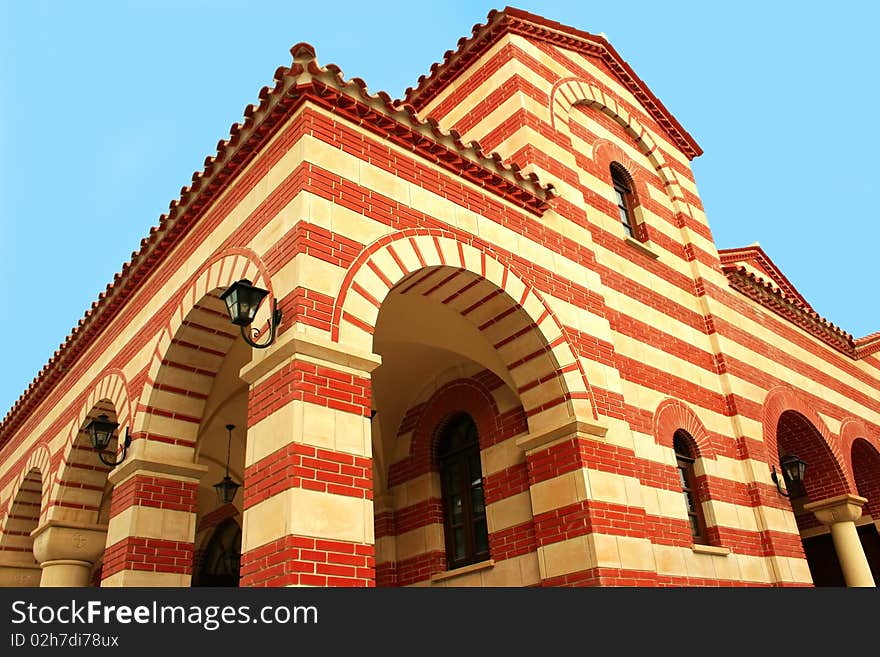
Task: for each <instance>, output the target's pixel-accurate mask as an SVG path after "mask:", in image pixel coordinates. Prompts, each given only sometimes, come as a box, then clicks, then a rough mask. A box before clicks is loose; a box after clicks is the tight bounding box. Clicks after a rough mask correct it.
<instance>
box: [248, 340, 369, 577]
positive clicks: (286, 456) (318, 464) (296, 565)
mask: <svg viewBox="0 0 880 657" xmlns="http://www.w3.org/2000/svg"><path fill="white" fill-rule="evenodd" d="M379 363H380V359H379V357H378V356H375V355H374V354H371V353H369V354H364V353H357V352H356V351H355V350H352V349H349V348H346V347H344V346H340V345H339V344H336V343H333V342H330V341H328V340H325V339H321V338H319V337H315V336H311V335H305V334H303V333H300V332H298V331H295V330H290V331H287V332H285V333H284V334H283V335H282V336H281V339H279V341H278V342H277V343H276V345H273V347H272V348H271V349H269V350H267V351H266V352H262V353H260V354H255V355H254V360H253V361H251V363H249V364H248V365H246V366H245V367H244V368H242V370H241V373H240V376H241V378H242V379H244V380H245V381H247V382H248V383H249V384H250V386H251V388H250V394H249V398H248V438H247V451H246V456H245V465H246V468H245V475H244V523H243V526H242V557H241V584H242V586H374V585H375V579H376V570H375V547H374V543H375V539H374V531H373V460H372V444H371V439H370V438H371V432H370V394H371V393H370V372H371V371H372V370H373V368H375V367H376V366H378V365H379Z"/></svg>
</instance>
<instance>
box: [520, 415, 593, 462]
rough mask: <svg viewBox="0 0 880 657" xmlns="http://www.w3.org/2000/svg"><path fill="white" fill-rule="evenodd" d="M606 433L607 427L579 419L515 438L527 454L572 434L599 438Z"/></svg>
mask: <svg viewBox="0 0 880 657" xmlns="http://www.w3.org/2000/svg"><path fill="white" fill-rule="evenodd" d="M606 433H608V427H607V426H605V425H603V424H599V423H598V422H593V423H587V422H582V421H580V420H569V421H567V422H564V423H563V424H561V425H559V426H556V427H551V428H549V429H539V430H537V431H534V432H529V433H525V434H522V435H521V436H519V437H518V438H516V446H517V447H519V448H520V449H522V450H523V451H524V452H525V453H526V454H528V453H530V452H534V451H535V450H538V449H541V448H544V447H547V446H548V445H550V444H551V443H553V442H555V441H557V440H563V439H568V438H572V437H574V436H594V437H599V438H601V437H603V436H604V435H605V434H606Z"/></svg>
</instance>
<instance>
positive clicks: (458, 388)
mask: <svg viewBox="0 0 880 657" xmlns="http://www.w3.org/2000/svg"><path fill="white" fill-rule="evenodd" d="M456 413H467V414H468V415H470V416H471V417H472V418H473V420H474V423H475V424H476V425H477V434H478V436H479V439H480V448H481V449H484V448H485V447H486V446H488V445H490V444H491V443H492V441H493V439H494V437H495V435H496V434H497V433H498V432H499V431H500V430H501V425H500V414H499V412H498V403H497V401H496V400H495V397H494V395H493V394H492V392H491V391H490V390H488V389H487V388H485V387H484V386H482V385H480V384H479V383H478V382H476V381H474V380H472V379H457V380H454V381H450V382H449V383H447V384H445V385H444V386H442V387H440V388H439V389H438V390H437V391H436V392H435V393H434V394H433V395H432V396H431V398H430V399H429V401H428V402H427V403H426V404H425V408H424V409H423V410H422V413H421V415H420V416H419V419H418V421H417V422H416V425H415V427H414V428H413V435H412V439H411V441H410V458H411V459H413V460H416V461H423V462H430V463H432V466H433V465H435V464H434V463H433V459H434V455H435V451H436V450H435V448H436V441H437V437H438V435H439V432H440V429H441V425H442V424H443V423H444V422H445V421H446V420H448V419H450V418H451V417H452V416H453V415H455V414H456ZM432 469H433V467H432Z"/></svg>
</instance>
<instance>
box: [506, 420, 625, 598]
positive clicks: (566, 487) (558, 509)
mask: <svg viewBox="0 0 880 657" xmlns="http://www.w3.org/2000/svg"><path fill="white" fill-rule="evenodd" d="M606 431H607V429H606V428H605V427H603V426H600V425H597V424H588V423H584V422H578V421H574V420H572V421H570V422H568V423H566V424H564V425H563V426H559V427H556V428H553V429H550V430H546V431H540V432H531V433H529V434H528V435H525V436H523V437H521V438H518V439H517V441H516V444H517V446H519V447H520V448H521V449H523V450H524V451H525V455H526V464H527V466H528V470H529V494H530V497H531V502H532V511H533V513H534V522H535V537H536V540H537V543H538V564H539V570H540V574H541V581H542V584H543V585H544V586H595V585H599V583H600V570H599V569H600V566H605V567H609V566H610V567H617V568H619V567H620V563H619V561H618V560H617V559H616V557H615V559H614V560H613V561H614V563H611V562H609V561H608V557H609V551H608V550H604V549H602V546H601V545H600V546H599V548H598V549H597V544H596V541H597V536H596V535H595V533H594V527H593V523H592V522H591V517H590V516H591V511H590V507H589V501H590V498H591V491H590V485H589V474H588V472H587V466H588V463H587V461H586V459H585V457H584V453H585V451H586V450H582V449H581V448H582V447H584V446H588V445H589V444H590V443H592V442H593V441H595V440H596V438H597V437H599V436H604V435H605V433H606ZM602 538H603V537H598V540H599V543H600V544H603V541H602ZM611 542H612V543H614V538H613V537H611ZM615 553H616V548H615Z"/></svg>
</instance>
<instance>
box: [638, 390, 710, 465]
mask: <svg viewBox="0 0 880 657" xmlns="http://www.w3.org/2000/svg"><path fill="white" fill-rule="evenodd" d="M653 429H654V440H655V441H656V442H657V444H658V445H663V446H664V447H669V448H670V449H672V446H673V437H674V436H675V432H676V431H678V430H679V429H684V430H685V431H687V432H688V433H689V434H690V436H691V437H692V438H693V439H694V442H695V443H696V448H697V456H699V457H701V458H710V459H714V458H717V456H718V449H717V447H716V445H715V443H714V440H713V438H712V434H710V433H709V431H708V430H707V429H706V426H705V425H704V424H703V423H702V421H701V420H700V418H699V417H698V416H697V414H696V413H695V412H694V411H693V409H691V408H690V407H689V406H687V405H686V404H685V403H684V402H681V401H679V400H678V399H664V400H663V401H662V402H660V404H659V405H658V406H657V409H656V410H655V411H654V421H653Z"/></svg>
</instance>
